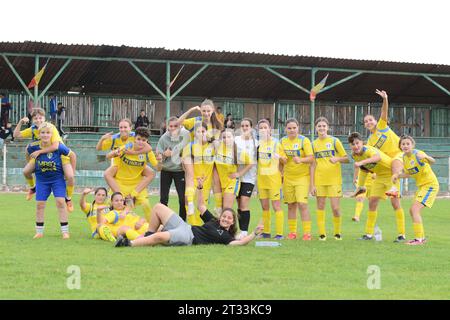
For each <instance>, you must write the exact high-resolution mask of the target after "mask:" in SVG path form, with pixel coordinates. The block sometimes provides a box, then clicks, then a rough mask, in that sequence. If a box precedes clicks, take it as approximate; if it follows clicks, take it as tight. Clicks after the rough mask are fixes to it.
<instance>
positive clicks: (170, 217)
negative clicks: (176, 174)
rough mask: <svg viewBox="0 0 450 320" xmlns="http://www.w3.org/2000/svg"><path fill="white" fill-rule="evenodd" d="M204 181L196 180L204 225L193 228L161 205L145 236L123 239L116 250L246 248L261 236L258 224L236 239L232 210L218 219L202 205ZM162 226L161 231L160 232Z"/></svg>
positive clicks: (154, 211)
mask: <svg viewBox="0 0 450 320" xmlns="http://www.w3.org/2000/svg"><path fill="white" fill-rule="evenodd" d="M203 183H204V179H202V178H198V179H197V207H198V210H199V211H200V217H201V219H202V220H203V222H204V224H203V225H202V226H191V225H189V224H187V223H186V222H184V221H183V219H181V218H180V217H179V216H178V215H177V214H176V213H175V212H174V211H173V210H172V209H170V208H169V207H167V206H165V205H163V204H161V203H158V204H157V205H155V206H154V207H153V210H152V218H151V219H150V225H149V228H148V231H147V232H146V233H145V235H146V236H145V237H143V238H139V239H136V240H133V241H131V240H130V239H129V238H128V236H126V237H125V236H120V237H119V238H118V239H117V242H116V247H123V246H129V247H142V246H154V245H158V244H165V245H172V246H177V245H178V246H179V245H197V244H225V245H235V246H236V245H237V246H238V245H246V244H247V243H249V242H250V241H252V240H253V239H255V237H256V236H257V235H258V234H260V233H261V231H262V229H263V228H264V225H263V224H259V225H258V226H257V227H256V229H255V231H253V232H252V233H250V234H249V235H247V236H245V237H243V238H242V239H240V240H236V239H235V234H236V229H237V227H236V222H237V221H236V219H237V218H236V213H235V212H234V210H233V209H230V208H224V209H223V210H222V213H221V214H220V216H219V218H218V219H215V218H214V216H213V215H212V214H211V212H209V211H208V209H207V208H206V206H205V203H204V202H203V192H202V191H203V190H202V189H203ZM160 225H163V229H162V230H161V231H159V232H158V231H157V230H158V228H159V227H160Z"/></svg>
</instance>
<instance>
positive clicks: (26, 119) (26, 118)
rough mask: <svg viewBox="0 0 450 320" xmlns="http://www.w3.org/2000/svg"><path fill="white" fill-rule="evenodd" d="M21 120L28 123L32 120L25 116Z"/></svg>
mask: <svg viewBox="0 0 450 320" xmlns="http://www.w3.org/2000/svg"><path fill="white" fill-rule="evenodd" d="M19 122H21V123H24V124H27V123H28V122H30V119H28V117H23V118H22V119H20V121H19Z"/></svg>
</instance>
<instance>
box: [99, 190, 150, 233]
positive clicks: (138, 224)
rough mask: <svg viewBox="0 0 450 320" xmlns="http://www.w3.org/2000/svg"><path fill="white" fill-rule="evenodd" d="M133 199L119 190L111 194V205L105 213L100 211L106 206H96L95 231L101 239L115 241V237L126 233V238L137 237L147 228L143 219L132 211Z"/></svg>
mask: <svg viewBox="0 0 450 320" xmlns="http://www.w3.org/2000/svg"><path fill="white" fill-rule="evenodd" d="M133 207H134V203H133V200H132V199H131V198H130V197H128V198H126V199H125V198H124V197H123V195H122V194H121V193H120V192H115V193H113V194H112V195H111V207H110V208H109V209H110V210H109V211H108V212H107V213H104V214H103V213H102V212H103V211H104V210H105V208H107V207H106V206H98V207H97V222H98V226H97V231H98V233H99V236H100V238H101V239H103V240H106V241H112V242H114V241H116V237H118V236H120V235H126V237H127V238H128V239H132V240H134V239H137V238H138V237H141V236H143V235H144V233H145V231H147V229H148V223H147V221H146V220H145V219H143V218H141V217H139V216H138V215H136V214H135V213H134V212H133Z"/></svg>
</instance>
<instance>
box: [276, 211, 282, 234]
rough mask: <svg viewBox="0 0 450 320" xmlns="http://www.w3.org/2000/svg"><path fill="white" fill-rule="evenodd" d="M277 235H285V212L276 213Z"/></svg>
mask: <svg viewBox="0 0 450 320" xmlns="http://www.w3.org/2000/svg"><path fill="white" fill-rule="evenodd" d="M275 233H276V235H277V236H282V235H283V233H284V212H283V210H280V211H277V212H275Z"/></svg>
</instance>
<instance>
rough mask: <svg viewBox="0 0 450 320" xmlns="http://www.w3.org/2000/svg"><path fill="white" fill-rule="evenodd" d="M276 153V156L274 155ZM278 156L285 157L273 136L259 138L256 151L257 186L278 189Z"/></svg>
mask: <svg viewBox="0 0 450 320" xmlns="http://www.w3.org/2000/svg"><path fill="white" fill-rule="evenodd" d="M274 155H277V156H278V157H275V156H274ZM279 157H286V153H285V152H284V149H283V147H282V145H281V143H280V142H279V141H277V140H275V139H273V138H270V139H269V140H268V141H267V140H260V141H259V146H258V148H257V152H256V158H257V164H258V173H257V174H258V178H257V181H258V188H259V189H280V188H281V172H280V160H279Z"/></svg>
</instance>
